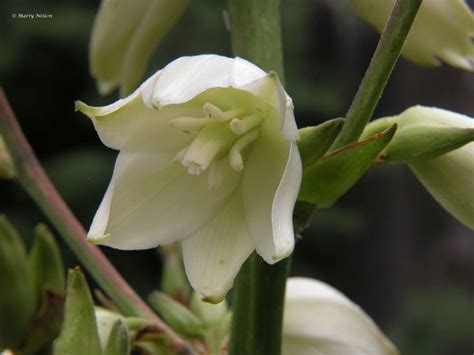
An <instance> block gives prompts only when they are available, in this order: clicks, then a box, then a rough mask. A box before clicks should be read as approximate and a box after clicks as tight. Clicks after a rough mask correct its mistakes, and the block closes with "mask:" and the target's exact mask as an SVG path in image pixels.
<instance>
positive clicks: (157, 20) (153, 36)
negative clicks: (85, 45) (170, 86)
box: [89, 0, 188, 96]
mask: <svg viewBox="0 0 474 355" xmlns="http://www.w3.org/2000/svg"><path fill="white" fill-rule="evenodd" d="M187 4H188V0H139V1H128V0H102V2H101V4H100V8H99V11H98V13H97V17H96V19H95V23H94V28H93V30H92V35H91V43H90V53H89V57H90V71H91V73H92V75H93V76H94V77H95V78H96V79H97V86H98V89H99V92H100V93H101V94H103V95H106V94H108V93H110V92H111V91H113V90H114V89H115V88H116V87H120V91H121V94H122V96H123V95H128V94H129V93H130V92H132V90H133V89H135V88H136V87H137V86H138V84H139V83H140V82H141V80H142V78H143V75H144V74H145V70H146V66H147V64H148V60H149V59H150V57H151V55H152V54H153V51H154V50H155V48H156V47H157V46H158V44H159V42H160V41H161V39H162V38H163V37H164V36H165V35H166V33H167V32H168V31H169V30H170V29H171V28H172V27H173V25H174V24H175V23H176V21H177V20H178V19H179V18H180V16H181V14H182V13H183V12H184V10H185V8H186V6H187Z"/></svg>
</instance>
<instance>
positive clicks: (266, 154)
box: [243, 118, 302, 264]
mask: <svg viewBox="0 0 474 355" xmlns="http://www.w3.org/2000/svg"><path fill="white" fill-rule="evenodd" d="M275 120H276V118H273V119H271V118H267V119H266V120H265V122H264V123H263V126H262V127H261V129H260V134H259V137H258V139H257V141H256V142H255V143H254V145H253V147H252V148H251V151H250V153H249V156H248V161H247V162H246V167H245V168H244V171H243V194H244V206H245V213H246V217H247V224H248V227H249V230H250V232H251V233H252V236H253V238H254V241H255V245H256V249H257V253H258V254H260V255H261V256H262V257H263V258H264V259H265V261H266V262H267V263H269V264H273V263H275V262H277V261H278V260H280V259H282V258H285V257H287V256H288V255H289V254H291V252H292V251H293V247H294V232H293V207H294V204H295V201H296V198H297V195H298V190H299V186H300V182H301V175H302V168H301V159H300V156H299V153H298V150H297V148H296V145H295V143H294V142H292V141H288V140H286V139H284V138H283V137H282V136H281V134H280V132H279V131H280V127H279V124H278V123H275Z"/></svg>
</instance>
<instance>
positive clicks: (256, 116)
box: [169, 103, 263, 185]
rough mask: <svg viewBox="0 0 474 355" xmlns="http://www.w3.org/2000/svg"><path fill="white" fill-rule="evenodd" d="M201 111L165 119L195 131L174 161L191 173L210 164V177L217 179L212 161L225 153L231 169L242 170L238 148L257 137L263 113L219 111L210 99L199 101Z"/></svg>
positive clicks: (186, 129) (244, 146) (187, 129)
mask: <svg viewBox="0 0 474 355" xmlns="http://www.w3.org/2000/svg"><path fill="white" fill-rule="evenodd" d="M203 112H204V115H205V116H203V117H176V118H173V119H171V120H170V121H169V125H170V126H171V127H173V128H176V129H179V130H181V131H183V132H187V133H192V132H197V135H196V137H195V138H194V140H193V141H192V143H191V144H190V145H189V146H187V147H185V148H184V149H183V150H181V151H180V152H179V153H178V154H177V155H176V157H175V159H174V161H175V162H180V163H181V164H182V165H183V166H185V167H186V168H187V170H188V173H189V174H192V175H199V174H201V173H202V172H203V171H204V170H206V169H207V168H208V167H210V166H211V171H210V173H209V177H210V179H211V178H212V180H218V179H219V176H216V174H217V173H216V172H219V171H222V168H221V167H217V165H219V164H213V163H216V160H220V159H221V158H225V157H227V158H228V162H229V164H230V166H231V167H232V169H234V170H235V171H237V172H240V171H242V170H243V169H244V163H243V158H242V151H243V150H244V149H245V148H246V147H248V146H249V145H250V144H252V143H253V142H254V141H255V140H256V139H257V137H258V132H259V126H260V124H261V123H262V121H263V113H262V112H260V111H257V112H252V113H248V112H246V111H244V110H241V109H231V110H228V111H223V110H221V109H220V108H219V107H217V106H215V105H213V104H210V103H206V104H204V105H203ZM217 175H220V174H217ZM210 185H211V182H210Z"/></svg>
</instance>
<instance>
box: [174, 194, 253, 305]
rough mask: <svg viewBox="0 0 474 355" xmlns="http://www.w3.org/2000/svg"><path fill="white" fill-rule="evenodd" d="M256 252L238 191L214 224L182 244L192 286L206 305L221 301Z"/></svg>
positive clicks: (205, 227) (211, 223) (208, 224)
mask: <svg viewBox="0 0 474 355" xmlns="http://www.w3.org/2000/svg"><path fill="white" fill-rule="evenodd" d="M253 249H254V242H253V240H252V238H251V236H250V232H249V231H248V229H247V226H246V223H245V214H244V208H243V201H242V193H241V189H240V188H239V189H237V190H236V191H235V192H234V194H233V195H232V196H231V197H230V198H229V200H228V201H227V202H226V204H225V205H224V206H223V207H222V208H221V209H220V211H219V212H218V213H217V214H216V215H215V216H214V217H213V219H212V220H210V221H209V222H208V223H207V224H206V225H205V226H203V227H202V228H200V229H199V230H198V231H197V233H196V234H194V235H192V236H190V237H189V238H188V239H186V240H184V241H183V259H184V265H185V267H186V274H187V275H188V279H189V281H190V283H191V285H192V286H193V288H194V289H195V290H197V291H198V292H199V293H200V294H201V295H203V297H204V299H205V300H206V301H208V302H211V303H218V302H220V301H222V300H223V299H224V297H225V295H226V294H227V291H229V289H230V288H231V287H232V285H233V283H234V278H235V277H236V275H237V273H238V272H239V270H240V267H241V266H242V264H243V263H244V261H245V260H246V259H247V258H248V256H249V255H250V254H251V253H252V250H253Z"/></svg>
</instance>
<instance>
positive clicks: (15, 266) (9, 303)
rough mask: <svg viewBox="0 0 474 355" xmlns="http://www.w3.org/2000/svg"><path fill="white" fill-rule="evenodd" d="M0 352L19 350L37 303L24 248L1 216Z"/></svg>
mask: <svg viewBox="0 0 474 355" xmlns="http://www.w3.org/2000/svg"><path fill="white" fill-rule="evenodd" d="M0 290H1V292H0V349H5V348H15V347H19V346H20V344H21V343H22V341H23V339H24V337H25V335H26V330H27V328H28V324H29V322H30V320H31V318H32V317H33V313H34V309H35V302H34V301H33V300H34V291H33V284H32V282H31V275H30V271H29V269H28V262H27V256H26V251H25V247H24V245H23V241H22V240H21V237H20V235H19V234H18V232H17V231H16V230H15V228H14V227H13V225H12V224H11V223H10V222H9V221H8V220H7V218H6V217H5V216H3V215H0Z"/></svg>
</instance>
